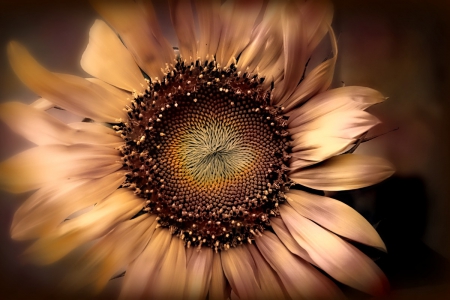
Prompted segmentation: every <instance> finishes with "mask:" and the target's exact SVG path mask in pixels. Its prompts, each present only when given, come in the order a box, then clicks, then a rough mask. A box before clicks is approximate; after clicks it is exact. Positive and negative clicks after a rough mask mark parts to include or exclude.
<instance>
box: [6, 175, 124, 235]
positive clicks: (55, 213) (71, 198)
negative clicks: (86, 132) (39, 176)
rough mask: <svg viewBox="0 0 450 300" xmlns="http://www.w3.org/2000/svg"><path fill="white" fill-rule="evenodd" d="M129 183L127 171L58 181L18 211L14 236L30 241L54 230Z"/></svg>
mask: <svg viewBox="0 0 450 300" xmlns="http://www.w3.org/2000/svg"><path fill="white" fill-rule="evenodd" d="M124 180H125V175H124V172H114V173H113V174H110V175H108V176H105V177H103V178H99V179H81V180H74V181H71V182H64V181H63V182H61V181H56V182H55V183H53V182H52V183H51V184H50V185H46V186H45V187H43V188H41V189H39V190H38V191H37V192H35V193H34V194H33V195H31V196H30V197H29V198H28V199H27V200H26V201H25V202H24V203H23V204H22V205H21V206H20V207H19V209H18V210H17V211H16V213H15V214H14V218H13V221H12V225H11V237H12V238H13V239H15V240H27V239H33V238H38V237H43V236H45V235H47V234H49V233H50V232H51V231H53V230H54V229H55V228H56V227H57V226H58V225H59V224H61V222H63V221H64V220H65V219H66V218H67V217H68V216H69V215H70V214H72V213H74V212H77V211H79V210H81V209H84V208H86V207H90V206H92V205H94V204H95V203H99V202H101V201H103V199H105V198H106V197H108V196H109V195H110V194H112V193H113V192H114V191H115V190H116V189H117V188H118V187H119V186H120V185H121V184H122V183H123V182H124Z"/></svg>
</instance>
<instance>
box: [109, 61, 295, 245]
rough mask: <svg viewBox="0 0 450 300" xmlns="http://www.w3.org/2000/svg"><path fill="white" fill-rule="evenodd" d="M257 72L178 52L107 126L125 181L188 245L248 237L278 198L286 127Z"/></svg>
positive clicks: (262, 225) (264, 223)
mask: <svg viewBox="0 0 450 300" xmlns="http://www.w3.org/2000/svg"><path fill="white" fill-rule="evenodd" d="M263 80H264V79H262V78H258V77H257V76H250V75H249V74H242V75H241V74H240V72H237V70H236V68H235V67H234V66H233V65H232V66H230V67H229V68H226V69H221V68H220V67H219V66H217V64H216V62H215V61H211V62H208V61H206V62H204V63H201V62H200V61H197V62H195V63H191V64H190V65H186V64H185V63H184V62H182V61H177V63H176V65H175V66H172V67H167V69H166V76H165V77H164V78H163V79H162V80H161V81H160V80H155V81H154V82H150V81H149V86H148V88H147V90H146V92H145V93H144V94H141V95H135V98H134V99H133V100H132V101H131V105H130V106H129V107H126V110H127V112H128V117H129V118H128V120H127V121H126V122H121V123H120V124H118V125H117V126H115V127H114V128H115V129H116V131H117V132H118V133H119V134H120V135H121V136H122V138H123V139H124V141H125V144H124V146H123V147H121V149H120V150H121V153H122V160H123V162H124V168H126V169H128V170H129V173H128V174H127V180H126V182H125V183H124V185H123V187H129V188H132V189H134V191H135V193H136V194H137V195H139V196H140V197H142V198H144V199H145V200H146V206H145V211H147V212H149V213H152V214H156V215H157V216H158V221H159V224H160V225H161V226H164V227H168V228H170V229H171V231H172V233H173V234H176V235H178V236H179V237H180V238H182V239H183V240H184V241H185V243H186V246H187V247H190V246H198V247H201V246H207V247H212V248H214V249H215V250H216V251H217V250H219V249H220V250H223V249H228V248H230V247H235V246H238V245H240V244H242V243H244V242H251V240H252V239H253V238H254V236H255V235H258V234H261V233H262V232H263V231H264V230H265V229H266V228H267V227H268V226H270V223H269V218H270V216H273V215H277V214H278V210H277V207H278V205H279V203H282V202H284V197H283V193H284V191H285V190H286V189H287V188H288V187H289V186H290V184H291V183H290V181H289V179H288V178H287V175H286V172H287V168H286V163H287V161H288V160H289V158H290V157H289V151H290V146H289V136H288V132H287V131H286V119H285V118H284V117H283V116H282V114H281V108H277V107H273V106H270V105H269V103H270V95H271V93H270V90H269V91H267V90H263V89H262V88H261V83H262V82H263Z"/></svg>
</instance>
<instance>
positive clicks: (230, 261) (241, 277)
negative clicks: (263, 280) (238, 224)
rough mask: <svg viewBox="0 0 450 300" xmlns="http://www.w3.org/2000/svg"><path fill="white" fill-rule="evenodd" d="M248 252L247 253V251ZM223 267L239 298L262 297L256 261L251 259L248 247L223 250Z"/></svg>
mask: <svg viewBox="0 0 450 300" xmlns="http://www.w3.org/2000/svg"><path fill="white" fill-rule="evenodd" d="M245 252H247V253H245ZM220 256H221V258H222V267H223V271H224V273H225V276H226V277H227V279H228V282H229V283H230V285H231V288H232V290H233V291H234V293H236V295H237V296H238V297H239V299H242V300H244V299H245V300H247V299H258V298H260V297H261V295H262V294H261V289H260V287H259V284H258V281H257V278H256V274H255V273H254V268H253V267H252V264H253V265H254V261H251V262H250V261H249V257H250V258H251V259H252V260H253V258H252V257H251V256H250V255H249V253H248V249H246V248H244V247H236V248H232V249H230V250H228V251H222V252H221V254H220Z"/></svg>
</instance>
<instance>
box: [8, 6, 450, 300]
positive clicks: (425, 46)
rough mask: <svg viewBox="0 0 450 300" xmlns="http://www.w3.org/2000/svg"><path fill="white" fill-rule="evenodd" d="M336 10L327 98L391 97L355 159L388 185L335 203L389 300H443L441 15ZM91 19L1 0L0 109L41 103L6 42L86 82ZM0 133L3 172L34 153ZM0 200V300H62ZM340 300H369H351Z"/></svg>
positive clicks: (444, 75)
mask: <svg viewBox="0 0 450 300" xmlns="http://www.w3.org/2000/svg"><path fill="white" fill-rule="evenodd" d="M334 4H335V16H334V21H333V28H334V30H335V32H336V36H337V37H338V46H339V55H338V62H337V70H336V73H335V80H334V83H333V85H334V87H338V86H342V85H361V86H368V87H372V88H374V89H377V90H379V91H381V92H382V93H383V94H384V95H385V96H387V97H389V100H388V101H386V102H385V103H383V104H379V105H376V106H374V107H372V108H371V109H370V112H371V113H373V114H374V115H376V116H377V117H378V118H379V119H380V120H381V121H382V122H383V124H381V125H379V126H377V127H376V128H375V129H374V130H373V132H371V133H370V134H369V137H370V136H374V135H379V134H383V133H386V134H384V135H381V136H380V137H378V138H375V139H373V140H371V141H368V142H366V143H363V144H362V145H361V146H360V147H359V148H358V150H357V152H358V153H366V154H372V155H377V156H382V157H385V158H387V159H388V160H389V161H391V162H392V163H393V164H394V165H395V167H396V169H397V172H396V174H395V176H394V177H393V178H391V179H389V180H388V181H386V182H384V183H382V184H379V185H377V186H375V187H373V188H367V189H363V190H358V191H352V192H348V193H337V194H336V195H334V196H335V197H336V198H338V199H340V200H342V201H344V202H346V203H348V204H350V205H352V206H353V207H355V208H356V209H357V210H358V211H360V212H361V213H362V214H363V215H364V216H365V217H366V218H367V219H368V220H369V221H370V222H372V223H373V224H374V225H375V226H376V227H377V230H378V231H379V233H380V235H381V236H382V238H383V239H384V240H385V242H386V245H387V247H388V251H389V254H388V255H384V256H381V257H378V260H377V263H378V264H379V265H380V266H381V267H382V269H383V270H384V271H385V273H386V274H387V276H388V277H389V279H390V281H391V286H392V292H391V294H389V295H388V296H387V298H389V299H424V298H427V299H441V298H444V295H445V293H446V292H449V286H448V282H449V276H448V272H449V271H448V270H449V268H448V265H449V260H450V239H449V238H448V237H449V234H450V232H449V231H450V158H449V155H450V131H449V130H450V96H449V95H450V91H449V90H450V57H449V56H450V20H449V18H448V16H449V15H450V4H449V2H448V1H437V0H433V1H426V2H425V1H419V0H411V1H406V0H397V1H389V2H388V1H382V0H366V1H357V0H344V1H339V2H338V1H335V3H334ZM155 5H156V9H157V11H158V16H159V18H160V21H161V23H162V24H161V25H162V27H163V29H164V31H166V36H172V38H169V40H170V41H171V42H173V43H174V44H176V39H175V38H174V37H173V36H174V34H173V30H172V29H171V28H170V26H169V24H170V20H169V15H168V10H167V8H166V7H165V5H164V3H163V1H159V2H157V1H155ZM96 18H98V16H97V14H96V13H95V11H93V9H92V8H91V7H90V6H89V4H88V3H87V2H85V1H70V2H67V1H48V0H47V1H38V2H37V1H31V0H16V1H12V0H11V1H9V0H0V101H1V102H6V101H13V100H16V101H22V102H25V103H30V102H32V101H34V100H36V99H37V98H38V96H37V95H34V94H33V93H32V92H31V91H30V90H28V89H27V88H26V87H25V86H24V85H23V84H22V83H21V82H20V81H19V80H18V79H17V77H16V76H15V75H14V73H13V72H12V70H11V68H10V66H9V64H8V62H7V58H6V45H7V43H8V41H10V40H16V41H19V42H21V43H22V44H24V45H25V46H26V47H27V48H28V49H29V50H30V52H31V53H32V54H33V55H34V57H35V58H36V59H37V60H38V61H39V62H40V63H41V64H43V65H44V66H45V67H47V68H48V69H50V70H53V71H55V72H61V73H70V74H75V75H79V76H85V77H87V74H86V73H85V72H84V71H83V70H82V69H81V67H80V65H79V60H80V58H81V55H82V53H83V51H84V49H85V47H86V45H87V43H88V32H89V28H90V27H91V25H92V24H93V22H94V20H95V19H96ZM322 46H323V47H326V46H327V45H326V43H324V45H322ZM326 53H329V50H328V52H326ZM322 55H323V54H322ZM324 57H325V56H323V57H321V59H323V58H324ZM52 113H53V114H54V115H55V116H56V117H58V118H60V119H62V120H64V121H65V122H69V121H72V118H74V116H71V115H68V114H67V113H65V112H64V111H61V110H53V111H52ZM394 129H396V130H394ZM392 130H394V131H392ZM0 132H1V135H0V145H1V148H0V161H2V160H4V159H6V158H8V157H10V156H12V155H13V154H15V153H17V152H20V151H21V150H24V149H26V148H29V147H31V146H32V144H31V143H29V142H28V141H26V140H24V139H23V138H21V137H19V136H16V135H14V134H13V133H12V132H11V131H10V130H9V129H8V128H7V127H6V126H5V125H4V124H2V123H0ZM0 197H1V201H0V245H1V247H0V299H3V298H5V299H41V298H42V299H51V298H54V299H59V297H60V294H58V292H57V290H58V288H57V285H58V282H59V281H58V280H59V278H60V275H61V274H63V273H64V272H65V268H66V265H65V263H64V262H62V263H61V264H58V265H53V266H45V267H38V266H33V265H29V264H25V263H23V262H22V260H21V256H20V255H21V253H22V252H23V250H24V249H25V248H26V246H27V245H28V244H27V243H24V242H15V241H12V240H11V239H10V237H9V226H10V224H11V220H12V216H13V214H14V212H15V210H16V209H17V208H18V207H19V205H20V204H21V203H22V202H23V200H24V199H26V197H27V195H21V196H11V195H9V194H6V193H3V192H2V193H1V194H0ZM109 288H110V290H108V291H106V292H105V293H104V294H102V295H101V297H103V298H105V299H108V298H109V297H110V296H109V295H111V294H113V293H114V289H115V288H117V284H116V285H113V286H111V287H109ZM109 293H111V294H109ZM348 295H349V296H350V297H352V298H355V299H366V298H369V297H367V296H365V295H362V294H359V293H355V292H352V291H348Z"/></svg>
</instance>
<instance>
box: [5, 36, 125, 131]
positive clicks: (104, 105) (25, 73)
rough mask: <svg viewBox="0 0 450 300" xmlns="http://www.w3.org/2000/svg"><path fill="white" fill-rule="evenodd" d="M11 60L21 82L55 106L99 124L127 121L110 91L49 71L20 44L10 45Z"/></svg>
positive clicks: (119, 103)
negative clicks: (121, 119) (100, 122)
mask: <svg viewBox="0 0 450 300" xmlns="http://www.w3.org/2000/svg"><path fill="white" fill-rule="evenodd" d="M8 57H9V61H10V63H11V66H12V68H13V70H14V72H15V73H16V74H17V76H18V77H19V78H20V80H22V81H23V82H24V83H25V84H26V85H27V86H28V87H29V88H30V89H31V90H33V91H34V92H35V93H36V94H38V95H40V96H42V97H43V98H46V99H48V100H49V101H51V102H52V103H54V104H55V105H57V106H59V107H61V108H64V109H66V110H69V111H71V112H73V113H75V114H78V115H80V116H86V117H89V118H91V119H94V120H97V121H105V122H111V123H114V122H116V121H117V119H119V118H122V117H123V118H125V116H126V113H125V112H124V111H123V110H122V109H123V105H122V103H121V102H116V101H114V100H115V98H114V97H112V95H111V94H110V93H109V92H108V91H107V90H105V89H104V88H102V87H100V86H98V85H96V84H93V83H90V82H89V81H87V80H85V79H83V78H80V77H77V76H72V75H66V74H57V73H52V72H49V71H48V70H46V69H45V68H44V67H42V66H41V65H40V64H39V63H38V62H37V61H36V60H35V59H34V58H33V57H32V56H31V55H30V54H29V53H28V51H27V50H26V49H25V48H24V47H23V46H21V45H20V44H18V43H16V42H11V43H9V45H8Z"/></svg>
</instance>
